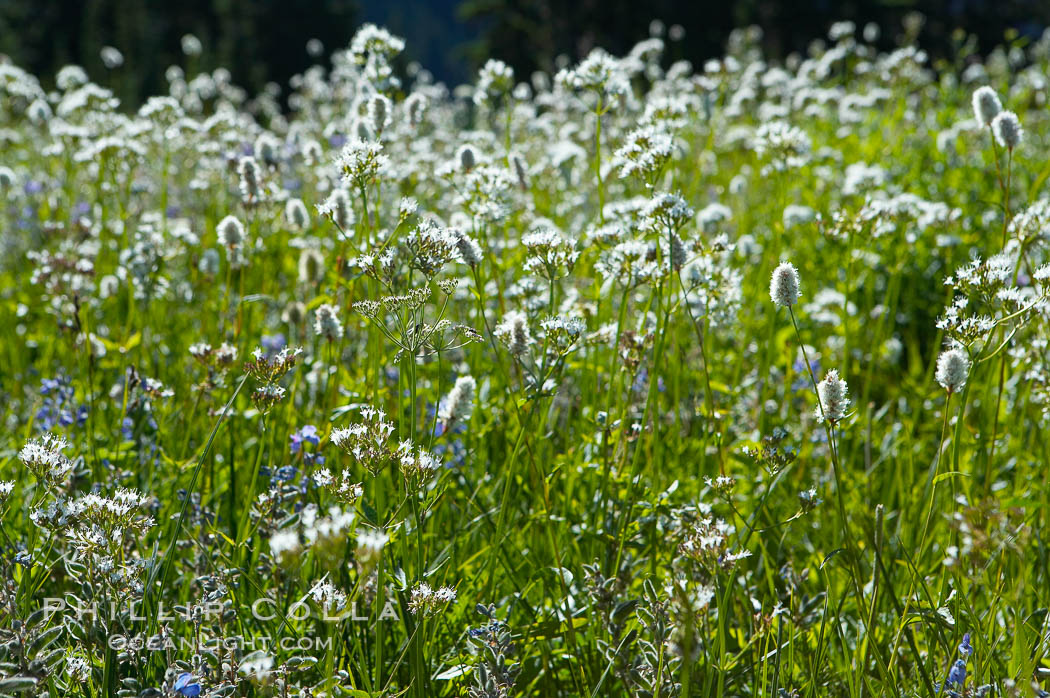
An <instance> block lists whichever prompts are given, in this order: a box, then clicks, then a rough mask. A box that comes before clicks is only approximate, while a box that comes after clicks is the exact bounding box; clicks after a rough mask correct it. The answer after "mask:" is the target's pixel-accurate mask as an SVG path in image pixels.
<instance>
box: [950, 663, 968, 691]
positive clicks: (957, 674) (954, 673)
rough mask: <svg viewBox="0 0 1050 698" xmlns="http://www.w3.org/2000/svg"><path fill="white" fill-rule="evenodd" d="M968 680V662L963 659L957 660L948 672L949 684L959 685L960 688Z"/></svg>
mask: <svg viewBox="0 0 1050 698" xmlns="http://www.w3.org/2000/svg"><path fill="white" fill-rule="evenodd" d="M965 682H966V662H964V661H963V660H961V659H957V660H955V664H953V665H952V670H951V671H949V672H948V681H947V685H948V686H959V687H960V688H961V687H962V685H963V684H964V683H965Z"/></svg>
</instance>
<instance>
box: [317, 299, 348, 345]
mask: <svg viewBox="0 0 1050 698" xmlns="http://www.w3.org/2000/svg"><path fill="white" fill-rule="evenodd" d="M338 313H339V310H338V308H336V307H335V306H334V305H331V304H330V303H324V304H322V305H319V306H317V311H316V314H315V315H314V332H316V333H317V334H318V335H320V336H321V337H324V338H325V339H327V340H329V341H332V340H335V339H341V338H342V337H343V323H341V322H340V321H339V314H338Z"/></svg>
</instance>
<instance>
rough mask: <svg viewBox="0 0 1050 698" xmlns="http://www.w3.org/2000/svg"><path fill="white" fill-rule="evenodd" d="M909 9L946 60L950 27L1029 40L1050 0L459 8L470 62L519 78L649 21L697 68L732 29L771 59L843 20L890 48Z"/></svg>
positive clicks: (530, 2) (514, 2)
mask: <svg viewBox="0 0 1050 698" xmlns="http://www.w3.org/2000/svg"><path fill="white" fill-rule="evenodd" d="M914 11H918V12H921V13H922V14H923V15H924V16H925V24H924V26H923V31H922V34H921V39H920V40H921V43H922V45H923V47H924V48H926V49H927V50H928V51H930V52H931V53H932V54H933V55H934V56H936V57H950V56H951V54H952V50H953V46H954V45H955V42H954V41H953V38H952V34H953V32H954V30H955V29H957V28H962V29H963V30H965V31H967V32H969V33H972V34H974V35H976V37H977V39H978V45H979V48H980V50H982V51H987V50H990V49H992V48H993V47H994V46H996V45H998V44H1000V43H1002V41H1003V38H1004V34H1005V32H1006V31H1007V30H1009V29H1014V30H1016V31H1017V32H1018V33H1020V34H1022V35H1028V36H1031V37H1035V36H1038V35H1039V34H1040V33H1041V32H1042V31H1043V29H1044V28H1045V27H1046V26H1047V25H1048V24H1050V1H1048V0H715V1H712V0H706V1H699V0H694V1H692V2H689V1H684V2H683V1H682V0H646V1H645V2H637V0H463V2H462V3H461V4H460V7H459V14H460V16H461V17H462V18H463V19H464V20H467V21H472V22H475V23H477V25H478V26H479V27H480V32H479V35H480V36H479V39H478V40H476V41H475V42H474V43H473V44H472V45H471V46H470V50H469V55H470V57H471V59H472V62H473V63H474V66H475V67H477V66H478V65H480V64H481V63H483V62H484V60H485V59H486V58H488V57H496V58H500V59H501V60H504V61H506V62H507V63H509V64H510V65H512V66H514V67H515V68H516V69H517V71H518V74H519V76H521V77H525V76H527V75H528V74H529V72H531V71H532V70H535V69H537V68H539V69H544V70H551V69H552V68H553V67H554V65H553V64H554V60H555V58H556V57H557V56H559V55H566V56H568V57H569V58H570V59H572V60H578V59H580V58H582V57H583V56H585V55H586V54H587V53H588V52H589V51H590V50H591V49H592V48H593V47H595V46H601V47H603V48H606V49H608V50H609V51H610V52H612V53H614V54H623V53H625V52H626V51H628V50H630V48H631V46H633V45H634V44H635V43H636V42H638V41H639V40H641V39H644V38H646V37H647V36H648V34H649V24H650V22H651V21H652V20H654V19H659V20H661V21H662V22H663V23H664V24H665V25H666V26H668V27H669V26H671V25H673V24H680V25H681V26H682V27H683V28H684V29H685V39H684V40H683V41H682V42H679V43H677V44H676V45H674V46H671V47H670V53H671V57H672V58H687V59H689V60H691V61H693V62H694V64H699V62H700V61H702V60H704V59H706V58H710V57H713V56H719V55H722V52H723V51H724V49H725V43H726V37H727V36H728V34H729V32H730V31H732V30H733V29H734V28H737V27H743V26H747V25H752V24H755V25H758V26H760V27H762V29H763V34H764V44H765V46H766V49H767V51H768V52H769V54H770V55H772V56H784V55H786V54H787V53H789V52H791V51H804V50H805V48H806V46H807V45H808V43H809V42H810V41H812V40H813V39H815V38H821V37H823V36H825V35H826V31H827V29H828V28H829V27H830V25H831V24H832V23H833V22H835V21H837V20H844V19H848V20H852V21H854V22H855V23H856V24H857V28H858V30H860V29H861V27H863V25H864V24H865V23H867V22H871V21H874V22H876V23H877V24H878V25H879V26H880V28H881V30H882V39H881V40H880V44H881V45H882V46H883V47H889V46H893V45H894V44H895V43H896V39H897V38H898V35H899V34H901V32H902V20H903V18H904V17H905V15H907V14H908V13H910V12H914Z"/></svg>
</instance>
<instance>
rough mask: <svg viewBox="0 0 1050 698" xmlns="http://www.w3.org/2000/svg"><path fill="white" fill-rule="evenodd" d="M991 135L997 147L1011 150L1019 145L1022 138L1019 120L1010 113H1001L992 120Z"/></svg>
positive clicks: (1015, 115)
mask: <svg viewBox="0 0 1050 698" xmlns="http://www.w3.org/2000/svg"><path fill="white" fill-rule="evenodd" d="M992 133H994V134H995V140H997V141H999V145H1001V146H1003V147H1004V148H1008V149H1009V150H1013V149H1014V148H1016V147H1017V146H1018V145H1020V144H1021V140H1022V139H1023V138H1024V129H1023V128H1021V120H1020V119H1018V118H1017V114H1014V113H1013V112H1012V111H1001V112H999V113H998V114H997V115H996V117H995V118H994V119H992Z"/></svg>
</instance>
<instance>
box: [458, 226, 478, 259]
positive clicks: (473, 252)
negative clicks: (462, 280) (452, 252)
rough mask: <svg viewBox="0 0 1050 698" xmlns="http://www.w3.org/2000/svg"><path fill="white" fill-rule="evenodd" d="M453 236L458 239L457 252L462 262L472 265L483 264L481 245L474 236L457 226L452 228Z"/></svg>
mask: <svg viewBox="0 0 1050 698" xmlns="http://www.w3.org/2000/svg"><path fill="white" fill-rule="evenodd" d="M452 237H453V238H454V239H455V241H456V254H457V255H458V256H459V260H460V261H461V262H463V263H464V264H466V265H468V266H471V267H476V266H477V265H479V264H481V255H482V253H481V247H480V246H479V245H478V243H477V241H476V240H475V239H474V238H472V237H470V236H469V235H467V234H466V233H464V232H463V231H461V230H458V229H455V228H453V229H452Z"/></svg>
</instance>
